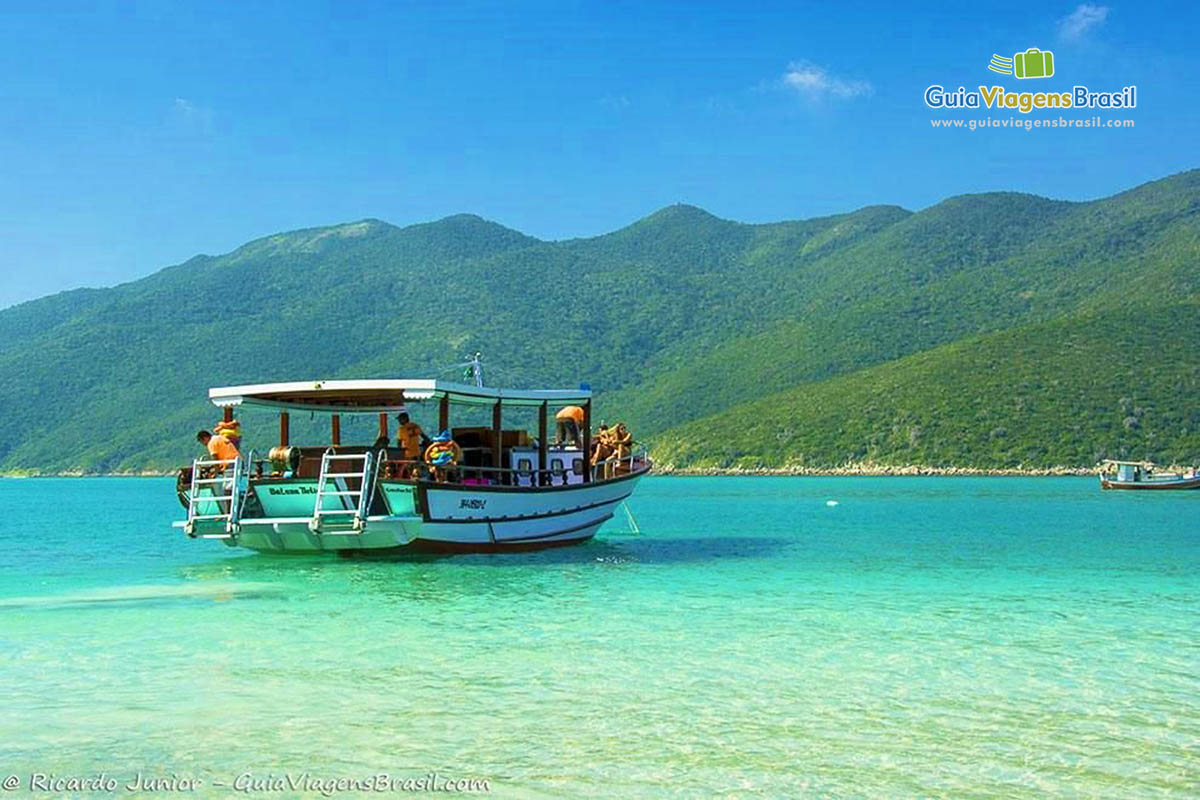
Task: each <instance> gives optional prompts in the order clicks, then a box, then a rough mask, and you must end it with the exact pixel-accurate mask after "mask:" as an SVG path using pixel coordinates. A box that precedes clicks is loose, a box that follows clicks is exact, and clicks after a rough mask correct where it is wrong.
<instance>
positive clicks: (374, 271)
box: [0, 171, 1200, 472]
mask: <svg viewBox="0 0 1200 800" xmlns="http://www.w3.org/2000/svg"><path fill="white" fill-rule="evenodd" d="M1198 256H1200V171H1193V172H1188V173H1183V174H1181V175H1176V176H1173V177H1171V178H1167V179H1164V180H1161V181H1157V182H1154V183H1150V184H1146V185H1144V186H1141V187H1138V188H1137V189H1134V190H1131V191H1129V192H1125V193H1123V194H1120V195H1117V196H1115V197H1111V198H1107V199H1104V200H1099V201H1095V202H1089V203H1064V202H1056V201H1050V200H1046V199H1043V198H1038V197H1032V196H1028V195H1019V194H988V195H970V196H964V197H956V198H952V199H950V200H947V201H945V202H943V203H940V204H938V205H936V206H933V207H931V208H928V209H925V210H923V211H921V212H918V213H915V214H914V213H910V212H907V211H904V210H903V209H899V208H896V207H889V206H878V207H870V208H864V209H861V210H859V211H856V212H853V213H851V214H844V215H839V216H834V217H825V218H821V219H814V220H805V221H799V222H782V223H773V224H768V225H744V224H739V223H735V222H729V221H726V220H721V219H718V218H716V217H713V216H712V215H710V214H707V213H705V212H703V211H701V210H700V209H696V208H692V207H689V206H672V207H669V208H666V209H663V210H661V211H659V212H657V213H655V214H653V215H651V216H649V217H647V218H645V219H643V220H640V221H638V222H636V223H634V224H633V225H631V226H629V227H627V228H624V229H622V230H619V231H616V232H614V233H611V234H607V235H605V236H599V237H595V238H591V239H577V240H571V241H564V242H541V241H538V240H536V239H532V238H530V237H527V236H524V235H522V234H520V233H517V232H515V231H511V230H508V229H506V228H504V227H502V226H500V225H496V224H494V223H490V222H487V221H485V220H482V219H479V218H478V217H472V216H467V215H460V216H456V217H449V218H447V219H444V220H441V221H439V222H434V223H429V224H424V225H414V226H411V227H407V228H396V227H394V226H391V225H388V224H386V223H383V222H379V221H377V220H366V221H363V222H358V223H352V224H348V225H340V226H334V227H329V228H317V229H309V230H303V231H295V232H292V233H285V234H279V235H276V236H270V237H267V238H264V239H260V240H257V241H254V242H251V243H249V244H247V245H245V246H243V247H241V248H239V249H237V250H235V251H234V252H232V253H229V254H227V255H224V256H219V257H209V256H197V257H196V258H193V259H191V260H190V261H188V262H186V263H184V264H180V265H177V266H174V267H170V268H168V269H164V270H162V271H161V272H159V273H157V274H155V275H152V276H150V277H148V278H145V279H143V280H139V281H135V282H132V283H128V284H124V285H122V286H118V287H114V288H111V289H98V290H97V289H87V290H78V291H73V292H66V293H62V294H58V295H54V296H51V297H47V298H43V299H41V300H36V301H32V302H30V303H25V304H22V305H20V306H16V307H13V308H10V309H6V310H4V311H0V407H3V408H4V411H5V413H4V414H3V415H2V416H0V470H4V471H76V470H77V471H85V472H108V471H124V470H139V469H165V468H169V467H171V466H173V465H176V464H178V463H181V462H183V461H186V460H187V459H188V458H189V457H190V456H191V455H192V454H193V453H194V452H195V450H196V448H195V444H194V442H193V441H192V434H193V433H194V430H195V429H196V428H198V427H200V426H204V425H211V424H212V422H213V420H214V419H215V414H214V411H213V409H212V407H211V406H209V405H208V404H207V403H206V402H205V400H204V396H205V390H206V389H207V387H209V386H214V385H227V384H234V383H241V382H251V381H253V382H259V381H270V380H296V379H307V378H314V379H316V378H333V377H387V376H393V377H394V376H424V375H430V374H438V376H439V377H448V378H454V377H455V376H456V373H455V372H445V371H443V368H444V367H445V366H446V365H448V364H452V363H455V362H457V361H460V360H461V359H462V356H463V355H464V354H465V353H467V352H469V351H471V350H474V349H482V350H483V351H484V353H485V356H486V364H487V367H488V370H489V371H488V378H489V383H494V384H497V385H505V386H520V385H548V386H554V385H561V386H573V385H575V384H577V383H579V382H580V381H588V382H590V383H591V384H592V386H593V387H594V388H595V389H597V390H598V391H599V392H600V397H599V400H598V403H599V413H600V415H601V416H606V417H608V418H609V419H610V420H611V419H614V418H616V417H617V416H618V415H619V416H620V417H621V418H623V419H625V420H626V421H627V422H629V423H630V424H631V425H632V426H633V428H634V430H635V432H636V433H637V434H638V435H639V437H640V438H643V439H648V440H649V441H650V442H651V443H652V444H653V445H654V448H655V452H656V454H657V455H658V456H659V457H660V458H661V459H662V460H663V461H664V462H671V463H674V464H676V465H678V466H686V465H701V464H703V465H742V466H748V465H755V466H757V465H765V466H779V465H784V464H794V463H800V462H801V461H803V463H804V464H805V465H807V466H823V465H837V464H843V463H846V462H848V461H863V460H873V461H875V462H876V463H880V464H899V463H921V464H930V465H940V466H1017V465H1023V466H1027V467H1043V466H1053V465H1074V466H1082V465H1087V464H1090V463H1092V461H1094V459H1095V458H1096V457H1097V456H1098V455H1101V454H1108V455H1129V456H1134V457H1138V458H1142V457H1152V458H1155V459H1157V460H1167V461H1171V460H1175V461H1181V462H1189V461H1195V460H1200V439H1198V438H1197V437H1198V436H1200V434H1198V431H1200V419H1198V418H1197V410H1196V409H1197V402H1196V397H1197V392H1196V390H1197V380H1198V378H1197V373H1198V370H1200V358H1198V357H1197V356H1198V353H1197V349H1196V348H1197V338H1198V334H1200V306H1198V305H1197V298H1198V297H1200V269H1197V262H1198ZM1068 344H1069V346H1068ZM1138 410H1140V413H1137V412H1138ZM1131 418H1132V420H1133V421H1132V422H1130V421H1129V420H1130V419H1131ZM247 422H248V424H247V443H248V444H249V445H252V446H259V447H262V446H269V445H270V444H271V439H272V436H273V433H274V429H273V424H272V422H271V420H270V418H269V417H266V416H263V417H262V418H261V419H259V418H258V417H255V418H254V419H248V420H247ZM303 433H304V429H303V425H300V427H299V429H298V430H297V431H296V436H301V435H303ZM369 433H370V427H369V425H368V424H366V423H365V422H364V426H363V432H362V436H363V437H367V436H368V435H369ZM313 435H318V434H317V433H316V432H314V434H313Z"/></svg>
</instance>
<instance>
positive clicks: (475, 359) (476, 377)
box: [467, 350, 483, 389]
mask: <svg viewBox="0 0 1200 800" xmlns="http://www.w3.org/2000/svg"><path fill="white" fill-rule="evenodd" d="M467 378H469V379H471V380H473V381H475V388H477V389H482V388H483V353H481V352H479V351H478V350H476V351H475V355H473V356H471V360H470V361H468V362H467Z"/></svg>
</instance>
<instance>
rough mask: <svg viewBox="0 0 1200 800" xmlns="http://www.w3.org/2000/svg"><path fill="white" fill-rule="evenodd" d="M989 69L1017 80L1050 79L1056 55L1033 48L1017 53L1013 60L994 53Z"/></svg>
mask: <svg viewBox="0 0 1200 800" xmlns="http://www.w3.org/2000/svg"><path fill="white" fill-rule="evenodd" d="M988 69H990V70H991V71H992V72H999V73H1000V74H1001V75H1012V76H1014V77H1017V78H1049V77H1050V76H1051V75H1053V74H1054V53H1051V52H1050V51H1049V50H1038V49H1037V48H1036V47H1031V48H1029V49H1028V50H1026V51H1025V52H1024V53H1016V54H1014V55H1013V57H1012V58H1005V57H1004V56H998V55H996V54H995V53H992V61H991V63H990V64H988Z"/></svg>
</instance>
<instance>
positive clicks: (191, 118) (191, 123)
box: [172, 97, 213, 135]
mask: <svg viewBox="0 0 1200 800" xmlns="http://www.w3.org/2000/svg"><path fill="white" fill-rule="evenodd" d="M172 109H173V110H174V112H175V119H176V122H175V124H176V125H179V126H180V129H181V130H185V131H190V132H192V133H201V134H205V135H208V134H210V133H212V123H213V113H212V109H211V108H205V107H204V106H198V105H196V104H195V103H193V102H192V101H191V100H188V99H187V98H185V97H176V98H175V102H174V103H173V104H172Z"/></svg>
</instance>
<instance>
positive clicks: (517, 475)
mask: <svg viewBox="0 0 1200 800" xmlns="http://www.w3.org/2000/svg"><path fill="white" fill-rule="evenodd" d="M488 450H489V451H490V448H488ZM649 464H650V458H649V454H648V453H647V451H646V449H645V448H644V447H643V448H638V449H634V450H632V451H631V452H630V454H629V455H627V456H622V457H620V458H616V457H613V458H608V459H604V460H602V461H600V462H598V463H596V464H593V465H592V475H591V478H592V480H593V481H601V480H605V479H607V478H614V477H617V476H619V475H625V474H628V473H631V472H635V471H637V470H638V469H640V468H642V467H644V466H648V465H649ZM439 472H440V474H441V475H442V476H443V477H444V480H443V481H440V482H442V483H455V484H468V485H470V484H480V485H500V486H566V485H569V484H570V476H571V475H573V474H574V475H579V474H582V473H580V472H577V471H576V470H575V468H574V466H571V465H563V466H560V467H547V468H545V469H538V468H536V467H530V468H528V469H523V468H520V467H493V466H486V465H482V464H480V465H476V464H454V465H446V466H443V467H440V468H439ZM378 473H379V474H381V475H382V476H383V477H384V478H392V479H401V480H423V481H428V482H439V481H436V480H435V479H434V474H433V472H432V471H431V470H430V468H429V465H428V464H426V463H425V462H424V461H421V460H418V459H389V460H386V461H383V462H381V463H380V465H379V470H378Z"/></svg>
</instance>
